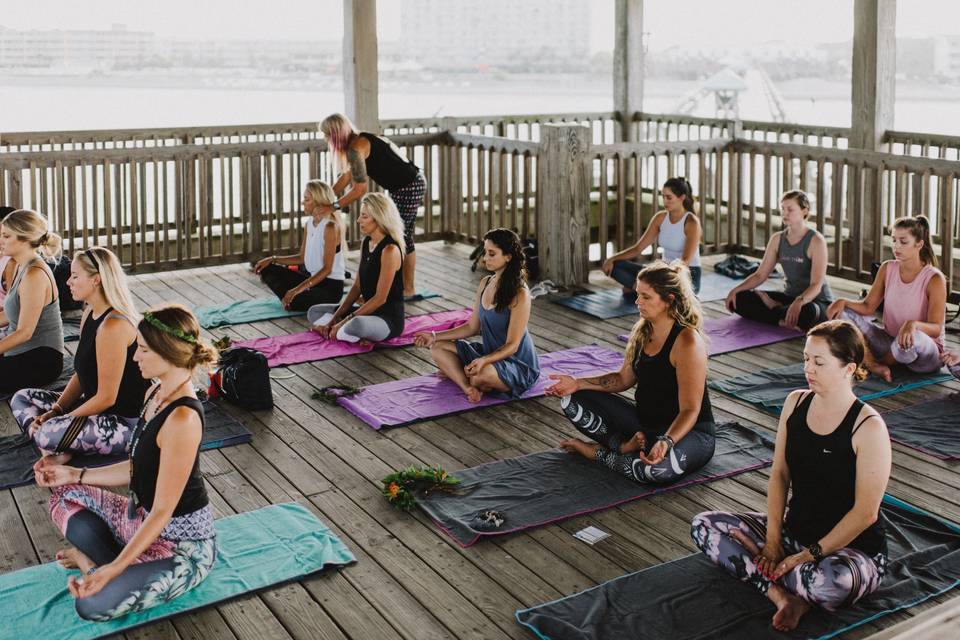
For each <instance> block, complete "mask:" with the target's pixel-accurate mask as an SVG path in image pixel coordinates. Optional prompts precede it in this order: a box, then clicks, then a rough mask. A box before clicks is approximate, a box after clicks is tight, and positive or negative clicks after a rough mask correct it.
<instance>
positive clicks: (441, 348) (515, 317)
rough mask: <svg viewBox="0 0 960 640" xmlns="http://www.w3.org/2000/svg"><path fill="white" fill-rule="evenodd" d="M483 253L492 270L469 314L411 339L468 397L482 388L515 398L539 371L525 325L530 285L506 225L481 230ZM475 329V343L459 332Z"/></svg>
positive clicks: (475, 398) (474, 399) (514, 238)
mask: <svg viewBox="0 0 960 640" xmlns="http://www.w3.org/2000/svg"><path fill="white" fill-rule="evenodd" d="M483 250H484V252H483V259H484V265H485V266H486V268H487V270H488V271H493V275H492V276H487V277H486V278H484V279H483V281H482V282H481V283H480V286H479V288H478V289H477V295H476V301H475V302H474V307H473V315H471V316H470V321H469V322H467V323H466V324H464V325H462V326H460V327H456V328H454V329H448V330H446V331H441V332H439V333H438V332H435V331H431V332H429V333H426V332H423V333H418V334H417V335H416V336H415V337H414V343H415V344H416V345H417V346H420V347H430V355H431V356H433V360H434V362H436V363H437V367H438V368H439V369H440V372H441V373H442V374H443V375H445V376H446V377H448V378H450V379H451V380H453V381H454V382H455V383H457V386H459V387H460V388H461V389H463V392H464V393H465V394H466V396H467V399H468V400H470V402H479V401H480V398H481V397H482V396H483V394H484V393H485V392H488V391H497V392H500V393H506V394H508V395H509V396H510V397H512V398H519V397H520V396H522V395H523V394H524V392H526V391H527V389H529V388H530V387H532V386H533V385H534V383H536V381H537V379H538V378H539V377H540V361H539V360H538V358H537V351H536V349H534V346H533V340H532V339H531V338H530V334H529V332H528V331H527V322H528V321H529V320H530V303H531V297H530V290H529V289H528V288H527V272H526V267H525V257H524V254H523V246H522V245H521V243H520V238H519V236H517V234H516V233H514V232H513V231H510V230H509V229H491V230H490V231H488V232H487V234H486V235H485V236H483ZM478 333H479V334H480V336H481V338H482V341H481V343H479V344H478V343H475V342H468V341H467V340H466V339H465V338H469V337H470V336H475V335H477V334H478Z"/></svg>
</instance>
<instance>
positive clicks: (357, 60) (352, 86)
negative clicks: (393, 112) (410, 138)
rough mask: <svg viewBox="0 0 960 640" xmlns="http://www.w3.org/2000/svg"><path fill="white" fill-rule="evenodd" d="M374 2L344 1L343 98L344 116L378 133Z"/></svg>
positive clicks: (378, 113) (375, 16)
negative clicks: (344, 103) (345, 113)
mask: <svg viewBox="0 0 960 640" xmlns="http://www.w3.org/2000/svg"><path fill="white" fill-rule="evenodd" d="M378 83H379V79H378V76H377V0H343V95H344V100H345V102H346V105H345V108H346V112H347V117H349V118H350V119H351V120H353V123H354V124H355V125H357V127H358V128H360V129H361V130H363V131H374V132H378V133H379V131H380V105H379V91H378V90H379V86H378Z"/></svg>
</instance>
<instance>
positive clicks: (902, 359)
mask: <svg viewBox="0 0 960 640" xmlns="http://www.w3.org/2000/svg"><path fill="white" fill-rule="evenodd" d="M842 318H843V319H844V320H849V321H850V322H852V323H853V324H854V325H855V326H856V327H857V328H858V329H860V332H861V333H862V334H863V339H864V340H866V342H867V347H868V348H869V349H870V353H872V354H873V355H874V357H876V358H878V359H879V358H883V357H884V356H886V355H887V353H890V354H891V355H892V356H893V359H894V360H896V361H897V362H899V363H900V364H902V365H904V366H905V367H907V368H908V369H910V371H915V372H917V373H930V372H933V371H936V370H938V369H939V368H940V367H941V366H943V362H942V361H941V360H940V347H939V346H937V343H936V342H934V340H933V338H931V337H930V336H928V335H927V334H925V333H924V332H922V331H914V332H913V346H912V347H910V348H909V349H904V348H903V347H901V346H900V345H899V344H898V343H897V339H896V338H893V337H891V336H890V334H889V333H887V332H886V331H885V330H883V329H881V328H880V327H878V326H877V325H875V324H874V323H873V322H872V320H871V318H868V317H867V316H862V315H860V314H859V313H856V312H854V311H850V310H849V309H844V310H843V314H842Z"/></svg>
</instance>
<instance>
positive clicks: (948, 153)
mask: <svg viewBox="0 0 960 640" xmlns="http://www.w3.org/2000/svg"><path fill="white" fill-rule="evenodd" d="M883 142H884V143H885V144H886V145H887V150H888V151H889V152H890V153H896V154H899V155H904V156H919V157H922V158H938V159H940V160H953V161H958V160H960V136H944V135H936V134H930V133H911V132H909V131H887V133H886V134H885V135H884V136H883Z"/></svg>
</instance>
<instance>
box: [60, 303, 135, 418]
mask: <svg viewBox="0 0 960 640" xmlns="http://www.w3.org/2000/svg"><path fill="white" fill-rule="evenodd" d="M111 314H112V315H113V317H115V318H123V319H124V320H127V321H128V322H129V319H128V318H126V317H125V316H122V315H120V314H117V313H114V312H113V309H107V310H106V311H105V312H104V313H103V314H102V315H101V316H100V317H99V318H94V317H93V313H91V314H90V315H88V316H87V321H86V322H84V323H83V329H82V330H81V331H80V342H78V343H77V353H76V355H75V356H74V358H73V367H74V369H75V370H76V372H77V379H78V380H79V381H80V389H81V390H82V391H83V397H84V398H85V399H87V400H89V399H90V398H92V397H93V396H95V395H97V385H98V384H99V381H98V380H97V331H99V330H100V325H102V324H103V323H104V321H105V320H106V319H107V318H109V317H111ZM136 351H137V341H136V340H134V341H133V342H132V343H131V344H130V346H129V347H127V355H126V358H125V360H124V363H123V375H122V376H121V377H120V388H119V389H118V390H117V400H116V402H115V403H114V405H113V406H112V407H110V408H109V409H107V410H106V411H104V412H103V413H105V414H112V415H117V416H123V417H124V418H136V417H137V416H138V415H140V409H141V408H142V407H143V394H144V393H146V391H147V387H148V386H149V385H150V383H149V382H148V381H147V380H144V379H143V376H142V375H140V367H138V366H137V363H136V362H134V361H133V354H134V353H136Z"/></svg>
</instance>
